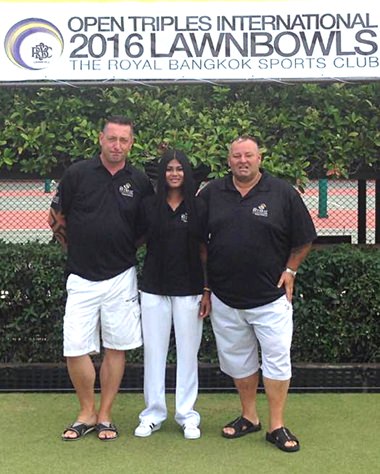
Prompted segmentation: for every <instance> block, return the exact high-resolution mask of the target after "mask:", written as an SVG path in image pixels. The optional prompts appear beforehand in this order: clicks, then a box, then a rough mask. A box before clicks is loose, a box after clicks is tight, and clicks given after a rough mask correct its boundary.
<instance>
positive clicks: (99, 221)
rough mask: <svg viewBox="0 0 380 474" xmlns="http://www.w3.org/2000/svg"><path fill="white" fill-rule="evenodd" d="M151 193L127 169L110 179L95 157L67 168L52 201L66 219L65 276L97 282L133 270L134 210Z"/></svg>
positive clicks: (144, 181) (147, 183) (135, 173)
mask: <svg viewBox="0 0 380 474" xmlns="http://www.w3.org/2000/svg"><path fill="white" fill-rule="evenodd" d="M151 193H153V189H152V186H151V184H150V181H149V179H148V177H147V176H146V175H145V174H144V173H143V172H141V171H139V170H137V169H136V168H134V167H133V166H131V165H130V164H126V165H125V167H124V168H123V169H122V170H120V171H118V172H117V173H116V174H115V175H113V176H112V175H111V173H109V171H108V170H107V169H106V168H105V167H104V166H103V164H102V162H101V160H100V158H99V157H95V158H93V159H91V160H84V161H80V162H78V163H75V164H73V165H71V166H70V167H69V168H68V169H67V170H66V172H65V173H64V175H63V177H62V180H61V181H60V183H59V186H58V191H57V194H56V195H55V197H54V198H53V202H52V207H53V208H54V209H55V210H57V211H60V212H62V214H63V215H64V216H65V218H66V224H67V241H68V255H67V257H68V258H67V274H69V273H75V274H76V275H79V276H81V277H83V278H86V279H87V280H92V281H100V280H106V279H109V278H112V277H114V276H116V275H118V274H120V273H122V272H123V271H125V270H127V269H128V268H130V267H132V266H134V265H135V264H136V247H135V226H136V217H137V211H138V207H139V204H140V201H141V200H142V198H143V197H144V196H146V195H148V194H151Z"/></svg>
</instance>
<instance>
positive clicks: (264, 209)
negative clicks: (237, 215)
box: [252, 203, 268, 217]
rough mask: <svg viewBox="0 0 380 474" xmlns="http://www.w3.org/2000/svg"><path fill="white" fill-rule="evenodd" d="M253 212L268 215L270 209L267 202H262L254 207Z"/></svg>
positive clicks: (260, 215) (258, 214) (261, 215)
mask: <svg viewBox="0 0 380 474" xmlns="http://www.w3.org/2000/svg"><path fill="white" fill-rule="evenodd" d="M252 214H253V215H255V216H258V217H268V209H267V205H266V204H264V203H263V204H260V205H259V206H257V207H254V208H253V209H252Z"/></svg>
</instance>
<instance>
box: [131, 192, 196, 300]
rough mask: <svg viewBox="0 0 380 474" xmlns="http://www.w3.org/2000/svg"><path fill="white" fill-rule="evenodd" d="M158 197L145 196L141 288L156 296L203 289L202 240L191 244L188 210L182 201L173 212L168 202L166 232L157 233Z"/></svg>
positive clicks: (180, 293) (184, 293) (194, 292)
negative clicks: (144, 253)
mask: <svg viewBox="0 0 380 474" xmlns="http://www.w3.org/2000/svg"><path fill="white" fill-rule="evenodd" d="M155 202H156V199H155V196H150V197H148V198H146V199H144V201H143V203H142V206H141V214H140V219H141V226H142V228H144V229H145V232H144V234H145V235H146V236H147V252H146V256H145V261H144V266H143V272H142V279H141V283H140V289H141V290H143V291H145V292H147V293H152V294H156V295H165V296H188V295H198V294H201V293H202V292H203V270H202V265H201V260H200V256H199V242H200V237H198V240H197V239H195V242H194V241H193V245H194V244H195V245H194V250H193V251H191V250H190V247H189V245H190V244H189V228H188V227H189V226H188V213H187V210H186V207H185V203H184V202H182V203H181V204H180V206H178V208H177V209H176V210H175V211H173V210H172V209H171V207H170V206H169V205H168V206H167V208H166V211H167V216H166V217H167V218H166V226H165V229H164V232H163V235H161V236H157V235H154V234H153V233H152V232H151V231H152V224H153V221H154V218H155V215H156V213H157V208H156V204H155Z"/></svg>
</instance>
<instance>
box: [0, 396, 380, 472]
mask: <svg viewBox="0 0 380 474" xmlns="http://www.w3.org/2000/svg"><path fill="white" fill-rule="evenodd" d="M258 403H259V412H260V414H261V419H262V424H263V431H261V432H259V433H254V434H249V435H247V436H246V437H244V438H240V439H236V440H228V439H224V438H222V437H221V436H220V430H221V427H222V426H223V424H224V423H226V422H228V421H231V420H232V419H233V418H234V417H236V416H237V415H238V414H239V401H238V396H237V395H236V394H233V393H228V394H201V395H200V396H199V401H198V404H197V408H198V410H199V411H200V413H201V416H202V425H201V428H202V437H201V438H200V439H199V440H184V438H183V435H182V432H181V431H180V429H179V427H178V426H177V425H176V423H175V422H174V421H173V416H172V415H173V395H168V405H169V410H170V419H168V421H166V423H165V424H164V425H163V427H162V428H161V430H160V431H158V432H157V433H154V434H153V435H152V436H151V437H149V438H136V437H134V436H133V430H134V428H135V426H136V424H137V423H138V413H139V412H140V410H141V409H142V407H143V396H142V394H130V393H128V394H120V395H119V396H118V398H117V401H116V404H115V409H114V421H115V423H116V424H117V425H118V427H119V430H120V438H119V439H118V440H116V441H113V442H109V443H104V442H100V441H98V440H97V438H96V435H95V434H94V433H91V434H90V435H88V436H87V437H86V438H84V439H82V440H79V441H76V442H71V443H69V442H63V441H61V439H60V435H61V432H62V430H63V428H64V427H65V426H66V425H67V424H68V423H69V422H71V421H73V419H74V418H75V414H76V410H77V402H76V398H75V395H73V394H57V393H54V394H22V393H15V394H0V421H1V436H0V452H1V456H0V472H1V473H2V474H16V473H21V474H34V473H38V474H45V473H54V474H55V473H57V474H60V473H73V474H74V473H75V474H87V473H88V474H90V473H91V474H98V473H127V472H130V473H135V474H139V473H165V474H172V473H173V474H174V473H175V474H179V473H183V474H188V473H189V474H190V473H191V474H203V473H210V474H219V473H231V474H235V473H253V474H256V473H257V474H258V473H264V474H266V473H268V474H269V473H270V474H272V473H276V474H282V473H291V474H298V473H299V474H314V473H316V474H317V473H318V474H328V473H334V474H335V473H344V474H350V473H355V474H372V473H375V472H376V473H377V472H379V466H380V443H379V436H378V430H379V426H380V394H291V395H289V400H288V406H287V420H288V422H287V425H288V426H289V428H290V429H291V430H292V431H294V433H296V434H297V436H298V437H299V439H300V441H301V450H300V451H299V452H298V453H289V454H288V453H283V452H281V451H280V450H278V449H277V448H275V447H274V446H273V445H271V444H269V443H267V442H266V441H265V440H264V435H265V428H266V426H267V420H266V418H267V403H266V400H265V396H264V395H259V402H258Z"/></svg>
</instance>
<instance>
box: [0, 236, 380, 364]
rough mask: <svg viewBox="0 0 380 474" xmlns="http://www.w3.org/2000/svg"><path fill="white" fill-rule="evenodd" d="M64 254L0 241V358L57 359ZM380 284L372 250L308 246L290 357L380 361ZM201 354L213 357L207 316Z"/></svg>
mask: <svg viewBox="0 0 380 474" xmlns="http://www.w3.org/2000/svg"><path fill="white" fill-rule="evenodd" d="M141 257H142V255H141V254H140V260H141ZM64 258H65V257H64V254H63V253H62V251H61V249H60V247H59V245H58V244H54V243H51V244H39V243H28V244H5V243H3V242H0V362H2V363H5V362H9V363H22V362H59V361H61V360H63V358H62V316H63V313H64V303H65V291H64V277H63V267H64ZM379 288H380V254H379V251H378V249H376V248H373V247H372V248H359V247H354V246H345V245H341V246H336V247H328V248H323V249H317V248H316V249H313V250H312V252H311V253H310V255H309V257H308V258H307V260H306V261H305V262H304V264H303V265H302V267H301V269H300V270H299V273H298V275H297V283H296V294H295V298H294V311H295V318H294V319H295V334H294V342H293V361H294V362H329V363H343V362H345V363H350V362H352V363H354V362H380V324H379V319H380V291H379ZM173 346H174V345H172V349H171V350H170V354H169V361H174V360H175V353H174V350H173ZM128 360H129V361H131V362H141V361H142V350H141V349H139V350H135V351H131V352H130V353H129V354H128ZM200 360H201V361H204V362H216V360H217V356H216V349H215V343H214V337H213V334H212V330H211V327H210V322H209V319H207V320H206V321H205V328H204V335H203V341H202V346H201V350H200Z"/></svg>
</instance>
